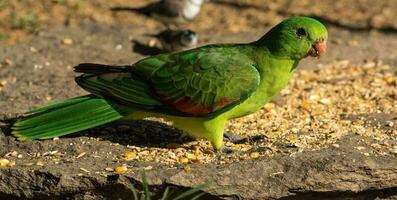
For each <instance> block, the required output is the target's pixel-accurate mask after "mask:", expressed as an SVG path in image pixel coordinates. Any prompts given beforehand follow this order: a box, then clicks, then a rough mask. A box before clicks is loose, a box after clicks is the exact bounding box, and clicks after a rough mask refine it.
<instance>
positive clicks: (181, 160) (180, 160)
mask: <svg viewBox="0 0 397 200" xmlns="http://www.w3.org/2000/svg"><path fill="white" fill-rule="evenodd" d="M179 162H181V163H188V162H189V159H188V158H186V157H184V156H181V157H179Z"/></svg>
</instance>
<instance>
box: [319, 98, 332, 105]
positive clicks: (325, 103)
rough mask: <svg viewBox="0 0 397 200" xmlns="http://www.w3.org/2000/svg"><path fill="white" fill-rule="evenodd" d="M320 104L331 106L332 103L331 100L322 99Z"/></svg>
mask: <svg viewBox="0 0 397 200" xmlns="http://www.w3.org/2000/svg"><path fill="white" fill-rule="evenodd" d="M320 103H322V104H324V105H331V104H332V101H331V99H329V98H323V99H320Z"/></svg>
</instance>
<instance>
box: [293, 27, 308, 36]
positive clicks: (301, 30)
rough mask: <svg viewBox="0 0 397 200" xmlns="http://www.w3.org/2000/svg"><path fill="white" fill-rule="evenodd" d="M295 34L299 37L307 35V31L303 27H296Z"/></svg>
mask: <svg viewBox="0 0 397 200" xmlns="http://www.w3.org/2000/svg"><path fill="white" fill-rule="evenodd" d="M296 35H297V36H299V37H307V32H306V30H305V29H304V28H297V29H296Z"/></svg>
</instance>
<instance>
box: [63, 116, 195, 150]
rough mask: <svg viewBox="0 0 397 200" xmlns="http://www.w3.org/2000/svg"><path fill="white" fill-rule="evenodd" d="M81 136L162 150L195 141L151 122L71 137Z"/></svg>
mask: <svg viewBox="0 0 397 200" xmlns="http://www.w3.org/2000/svg"><path fill="white" fill-rule="evenodd" d="M79 135H80V136H81V135H85V136H89V137H97V138H101V139H103V140H108V141H111V142H114V143H119V144H122V145H134V146H140V147H160V148H164V147H169V146H170V144H177V145H180V144H183V143H186V142H189V141H192V140H193V139H192V138H191V137H189V136H187V135H186V134H184V133H183V132H182V131H181V130H178V129H176V128H174V127H172V126H169V125H167V124H164V123H161V122H156V121H149V120H138V121H117V122H113V123H110V124H107V125H104V126H100V127H96V128H93V129H90V130H88V131H86V132H81V133H79V134H73V135H71V136H70V137H78V136H79Z"/></svg>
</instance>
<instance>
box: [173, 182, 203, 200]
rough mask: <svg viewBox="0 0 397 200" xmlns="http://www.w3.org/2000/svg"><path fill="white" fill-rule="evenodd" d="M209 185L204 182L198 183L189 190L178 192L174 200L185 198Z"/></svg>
mask: <svg viewBox="0 0 397 200" xmlns="http://www.w3.org/2000/svg"><path fill="white" fill-rule="evenodd" d="M209 186H210V184H209V183H204V184H201V185H198V186H197V187H194V188H192V189H190V190H187V191H185V192H184V193H182V194H180V195H179V196H177V197H175V199H174V200H181V199H185V198H187V197H188V196H190V195H193V194H195V193H197V192H199V191H200V190H202V189H204V188H207V187H209Z"/></svg>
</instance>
